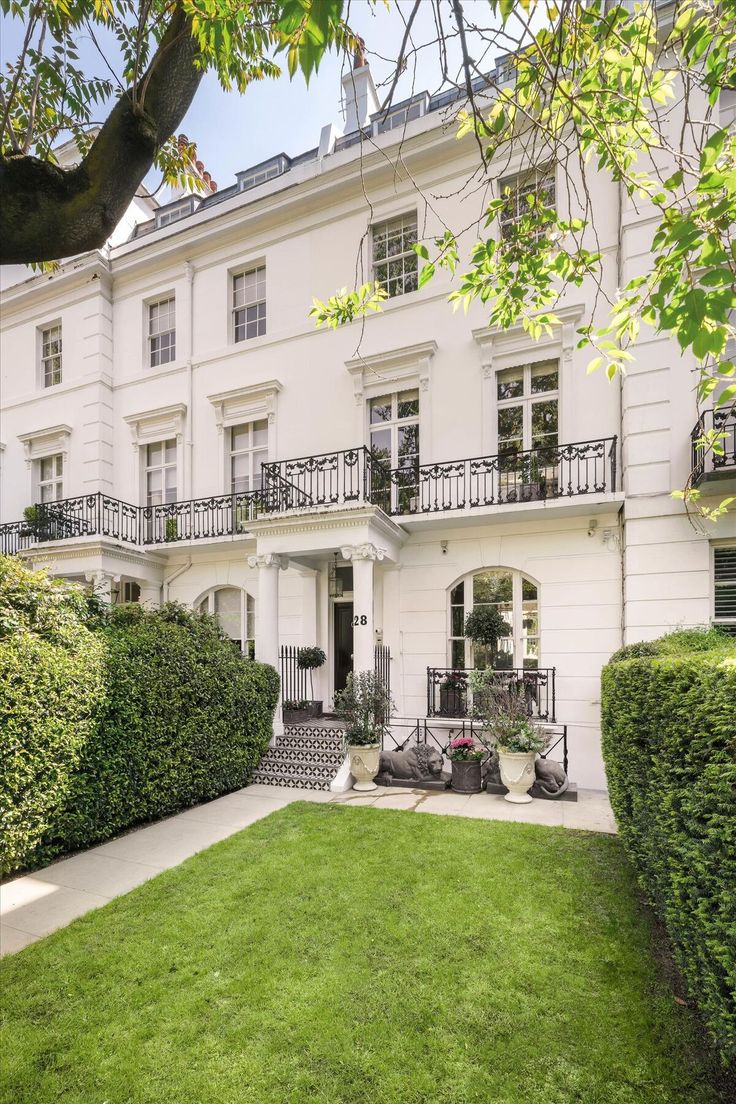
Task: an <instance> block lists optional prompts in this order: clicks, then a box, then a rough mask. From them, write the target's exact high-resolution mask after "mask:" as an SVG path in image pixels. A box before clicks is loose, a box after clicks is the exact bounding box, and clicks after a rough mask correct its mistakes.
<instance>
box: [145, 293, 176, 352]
mask: <svg viewBox="0 0 736 1104" xmlns="http://www.w3.org/2000/svg"><path fill="white" fill-rule="evenodd" d="M168 303H171V304H173V307H172V309H171V310H170V311H169V315H170V321H171V323H172V324H171V326H170V328H169V329H167V330H159V331H157V332H156V333H155V334H154V333H153V332H152V329H151V327H152V322H153V319H152V315H153V311H154V310H156V309H158V308H161V307H163V306H165V305H166V304H168ZM145 309H146V353H147V356H146V360H147V363H148V367H149V368H164V367H165V366H166V365H167V364H174V363H175V362H176V293H175V292H173V291H172V292H168V293H166V294H164V295H161V296H159V297H158V298H156V299H148V300H147V301H146V304H145ZM167 334H171V335H172V337H173V340H172V342H171V343H170V344H169V345H167V346H166V352H167V353H170V354H171V355H170V356H168V357H167V359H166V360H161V359H159V360H158V361H156V363H154V359H153V358H154V355H155V354H154V348H153V343H154V341H156V340H158V339H160V338H162V337H165V336H166V335H167ZM160 352H161V350H160V349H159V350H158V353H159V355H160Z"/></svg>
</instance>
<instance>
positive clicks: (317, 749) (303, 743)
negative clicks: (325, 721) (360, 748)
mask: <svg viewBox="0 0 736 1104" xmlns="http://www.w3.org/2000/svg"><path fill="white" fill-rule="evenodd" d="M273 746H274V747H277V748H285V749H288V750H289V751H292V752H293V753H294V755H301V756H306V757H309V756H310V755H322V754H323V753H325V752H329V753H332V752H339V753H342V750H343V745H342V740H311V739H309V738H308V737H306V736H279V737H278V739H277V740H276V743H275V745H273Z"/></svg>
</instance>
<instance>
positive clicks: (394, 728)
mask: <svg viewBox="0 0 736 1104" xmlns="http://www.w3.org/2000/svg"><path fill="white" fill-rule="evenodd" d="M542 724H543V725H544V730H545V732H546V733H547V735H548V737H549V746H548V747H547V748H546V750H545V751H543V752H542V753H541V754H540V759H554V760H556V761H558V762H560V763H562V766H563V768H564V771H565V774H568V762H569V760H568V752H567V725H558V724H554V723H553V722H546V721H542ZM456 736H472V737H473V739H474V740H476V741H477V742H478V743H479V744H481V745H482V746H483V747H484V748H485V749H486V751H487V753H488V755H487V756H486V758H489V757H490V755H491V751H492V749H493V744H492V742H491V741H490V740H489V738H488V733H487V732H486V731H485V730H484V729H483V728H482V727H481V726H480V725H479V724H478V723H477V721H472V720H459V721H458V724H457V725H453V726H452V728H447V727H443V728H438V727H437V726H436V725H433V724H432V723H431V721H430V720H429V719H422V718H418V719H417V720H416V721H408V722H404V723H402V722H395V721H392V722H391V724H390V725H389V726H388V727H387V729H386V730H385V731H384V733H383V735H382V737H381V746H382V747H383V748H387V749H388V750H390V751H404V750H405V748H408V747H410V746H411V745H412V744H432V745H434V747H436V748H437V750H438V751H439V752H440V753H441V754H442V755H443V756H446V755H447V750H448V748H449V745H450V740H453V739H454V738H455V737H456Z"/></svg>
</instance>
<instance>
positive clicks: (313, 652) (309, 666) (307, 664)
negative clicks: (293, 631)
mask: <svg viewBox="0 0 736 1104" xmlns="http://www.w3.org/2000/svg"><path fill="white" fill-rule="evenodd" d="M326 661H327V656H326V655H325V653H324V652H323V651H322V649H321V648H318V647H317V645H316V644H313V645H310V646H309V647H307V648H300V649H299V652H298V655H297V660H296V665H297V667H298V668H299V670H300V671H309V689H310V690H311V691H312V699H311V701H310V702H309V707H310V708H309V713H310V715H311V716H313V717H321V716H322V701H321V700H320V701H315V698H314V677H313V675H312V672H313V671H316V670H318V669H319V668H320V667H322V666H324V664H325V663H326Z"/></svg>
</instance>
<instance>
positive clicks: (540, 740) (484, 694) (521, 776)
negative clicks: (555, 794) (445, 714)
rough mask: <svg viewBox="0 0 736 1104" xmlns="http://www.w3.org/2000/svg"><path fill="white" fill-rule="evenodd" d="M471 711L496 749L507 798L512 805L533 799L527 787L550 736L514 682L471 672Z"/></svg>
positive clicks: (534, 775) (531, 783)
mask: <svg viewBox="0 0 736 1104" xmlns="http://www.w3.org/2000/svg"><path fill="white" fill-rule="evenodd" d="M471 688H472V691H473V713H474V716H475V717H476V718H477V719H478V720H479V721H480V722H481V724H482V725H483V727H484V728H485V729H486V730H487V731H488V733H489V735H490V737H491V739H492V740H493V742H494V744H495V746H496V749H497V751H498V765H499V769H500V772H501V781H502V782H503V784H504V786H505V787H506V789H507V790H508V793H507V794H505V795H504V796H505V799H506V801H510V802H512V803H513V804H515V805H521V804H526V803H527V802H529V801H531V800H532V797H531V795H530V794H529V792H528V791H529V789H530V788H531V786H533V785H534V781H535V778H536V773H535V768H534V764H535V762H536V758H537V755H538V754H539V753H540V752H542V751H544V750H545V748H546V747H547V745H548V744H549V737H548V736H547V734H546V733H545V731H544V729H543V728H541V727H540V725H538V724H536V723H535V722H534V721H533V720H532V719H531V717H530V716H529V712H528V708H527V703H526V699H525V697H524V694H523V692H520V690H519V688H518V687H517V686H516V684H515V683H513V682H512V683H509V681H508V680H502V679H501V678H500V677H499V674H498V672H496V671H474V672H473V674H472V675H471Z"/></svg>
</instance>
